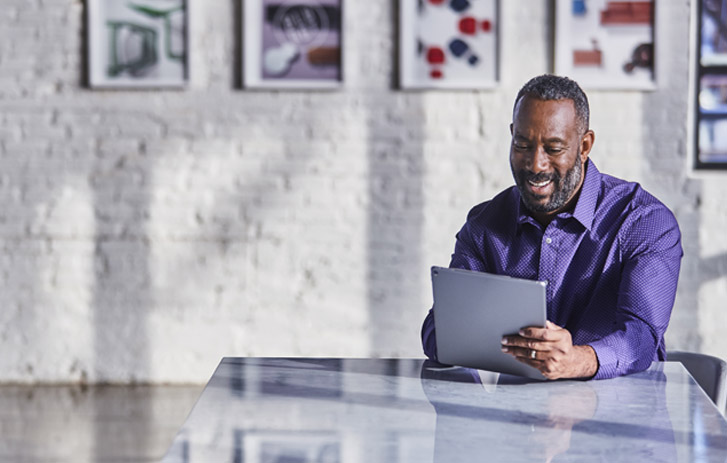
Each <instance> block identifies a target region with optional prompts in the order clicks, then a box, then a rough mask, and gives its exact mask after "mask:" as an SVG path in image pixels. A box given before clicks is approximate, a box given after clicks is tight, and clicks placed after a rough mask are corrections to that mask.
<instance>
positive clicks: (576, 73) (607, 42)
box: [554, 0, 658, 90]
mask: <svg viewBox="0 0 727 463" xmlns="http://www.w3.org/2000/svg"><path fill="white" fill-rule="evenodd" d="M656 9H657V5H656V1H655V0H636V1H631V2H622V1H619V2H613V1H611V0H556V24H555V26H556V27H555V66H554V67H555V73H556V74H558V75H564V76H568V77H570V78H571V79H573V80H575V81H577V82H578V83H579V84H580V85H581V86H582V87H584V88H588V89H594V90H655V89H656V66H655V64H656V56H657V54H656V46H657V45H658V43H657V40H656V38H657V37H656V30H657V28H656V27H655V23H656Z"/></svg>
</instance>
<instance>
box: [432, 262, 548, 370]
mask: <svg viewBox="0 0 727 463" xmlns="http://www.w3.org/2000/svg"><path fill="white" fill-rule="evenodd" d="M545 287H546V282H544V281H533V280H523V279H520V278H512V277H509V276H504V275H492V274H489V273H482V272H473V271H470V270H462V269H450V268H443V267H432V288H433V290H434V325H435V333H436V337H437V359H438V360H439V362H441V363H445V364H448V365H460V366H464V367H471V368H478V369H481V370H490V371H498V372H500V373H509V374H513V375H520V376H526V377H528V378H535V379H544V377H543V375H542V374H541V373H540V372H539V371H538V370H536V369H535V368H532V367H530V366H528V365H525V364H524V363H520V362H518V361H517V360H515V358H514V357H512V356H511V355H509V354H505V353H503V352H502V343H501V342H500V341H501V339H502V337H503V336H504V335H506V334H517V332H518V330H520V328H524V327H526V326H545V318H546V311H545V310H546V309H545V307H546V303H545Z"/></svg>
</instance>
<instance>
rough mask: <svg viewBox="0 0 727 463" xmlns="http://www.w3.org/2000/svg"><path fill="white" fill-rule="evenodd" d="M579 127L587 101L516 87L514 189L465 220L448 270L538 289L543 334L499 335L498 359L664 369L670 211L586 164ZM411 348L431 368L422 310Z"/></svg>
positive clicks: (567, 86)
mask: <svg viewBox="0 0 727 463" xmlns="http://www.w3.org/2000/svg"><path fill="white" fill-rule="evenodd" d="M588 119H589V107H588V100H587V98H586V95H585V94H584V93H583V91H582V90H581V88H580V87H579V86H578V84H577V83H576V82H574V81H572V80H570V79H568V78H566V77H557V76H552V75H543V76H539V77H535V78H533V79H531V80H530V81H529V82H528V83H526V84H525V86H523V88H522V89H520V92H519V93H518V95H517V98H516V99H515V106H514V110H513V121H512V124H511V125H510V132H511V134H512V142H511V145H510V166H511V169H512V174H513V177H514V179H515V184H516V186H513V187H510V188H508V189H507V190H505V191H503V192H501V193H500V194H498V195H497V196H496V197H495V198H493V199H492V200H490V201H487V202H484V203H482V204H480V205H478V206H475V207H474V208H473V209H472V210H471V211H470V212H469V214H468V216H467V221H466V223H465V224H464V226H463V227H462V229H461V230H460V231H459V233H458V234H457V242H456V245H455V250H454V254H453V255H452V261H451V263H450V267H455V268H463V269H469V270H476V271H480V272H489V273H496V274H503V275H510V276H513V277H519V278H527V279H531V280H546V281H548V286H547V316H548V322H547V326H546V327H545V328H542V327H528V328H525V329H522V330H520V333H519V335H513V336H506V337H504V338H503V340H502V344H503V346H502V350H503V352H506V353H508V354H510V355H512V356H514V357H515V358H517V359H518V360H519V361H521V362H523V363H526V364H528V365H531V366H533V367H535V368H537V369H538V370H540V371H541V372H542V373H543V375H545V377H547V378H549V379H557V378H597V379H601V378H611V377H614V376H619V375H623V374H627V373H633V372H637V371H641V370H644V369H646V368H647V367H648V366H649V365H650V364H651V362H652V361H654V360H665V358H666V349H665V346H664V332H665V331H666V328H667V325H668V323H669V317H670V315H671V309H672V306H673V305H674V297H675V294H676V287H677V280H678V277H679V266H680V262H681V258H682V248H681V235H680V232H679V226H678V225H677V222H676V219H675V218H674V215H673V214H672V213H671V212H670V211H669V209H667V208H666V206H664V205H663V204H662V203H661V202H659V201H658V200H657V199H656V198H654V197H653V196H651V195H650V194H649V193H647V192H646V191H645V190H644V189H643V188H641V186H640V185H638V184H637V183H630V182H626V181H624V180H620V179H617V178H614V177H611V176H609V175H605V174H601V173H600V172H599V171H598V169H597V168H596V166H595V164H594V163H593V162H592V161H591V160H589V158H588V155H589V153H590V152H591V148H592V147H593V142H594V133H593V131H592V130H590V129H589V125H588ZM422 343H423V346H424V352H425V354H426V355H427V356H428V357H430V358H432V359H434V360H436V351H437V348H436V338H435V326H434V317H433V314H432V311H431V310H430V311H429V314H428V315H427V317H426V319H425V320H424V325H423V327H422Z"/></svg>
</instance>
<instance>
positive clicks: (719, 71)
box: [694, 0, 727, 169]
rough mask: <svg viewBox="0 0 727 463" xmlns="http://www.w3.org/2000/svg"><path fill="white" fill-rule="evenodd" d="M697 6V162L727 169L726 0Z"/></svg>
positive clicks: (699, 165)
mask: <svg viewBox="0 0 727 463" xmlns="http://www.w3.org/2000/svg"><path fill="white" fill-rule="evenodd" d="M697 8H698V15H697V18H698V26H699V31H698V34H697V59H696V60H695V61H696V66H697V69H696V76H697V78H696V79H695V85H696V90H695V92H694V94H695V96H696V98H695V102H694V107H695V115H696V117H695V118H694V120H695V127H694V133H695V134H696V136H695V137H694V139H695V142H696V143H695V144H696V146H695V150H694V151H695V153H696V157H695V159H694V166H695V168H697V169H727V0H699V1H698V6H697Z"/></svg>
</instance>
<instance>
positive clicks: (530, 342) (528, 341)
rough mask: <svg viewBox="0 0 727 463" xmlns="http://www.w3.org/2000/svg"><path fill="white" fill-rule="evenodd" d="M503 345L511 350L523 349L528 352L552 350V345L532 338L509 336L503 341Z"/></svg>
mask: <svg viewBox="0 0 727 463" xmlns="http://www.w3.org/2000/svg"><path fill="white" fill-rule="evenodd" d="M502 345H503V346H505V347H510V348H513V350H514V348H522V349H526V350H527V351H530V350H537V351H540V352H549V351H551V350H552V347H553V346H552V343H551V342H548V341H538V340H535V339H532V338H523V337H520V336H508V337H505V338H503V339H502Z"/></svg>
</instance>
